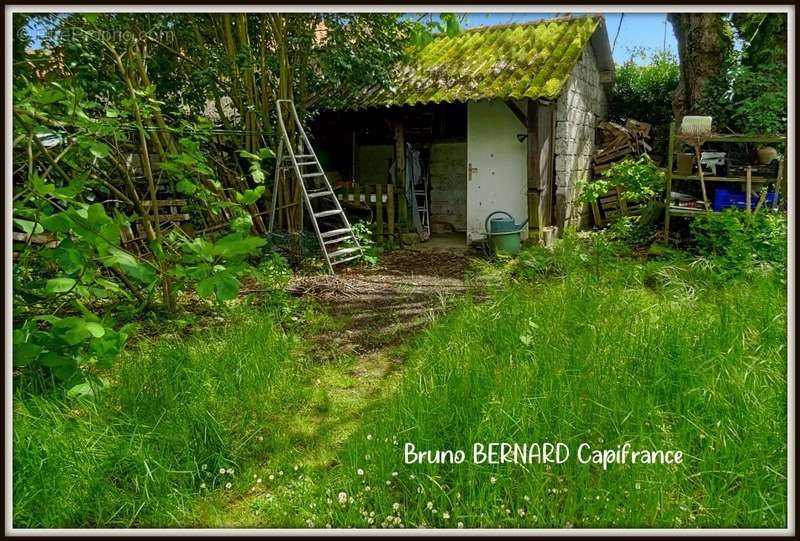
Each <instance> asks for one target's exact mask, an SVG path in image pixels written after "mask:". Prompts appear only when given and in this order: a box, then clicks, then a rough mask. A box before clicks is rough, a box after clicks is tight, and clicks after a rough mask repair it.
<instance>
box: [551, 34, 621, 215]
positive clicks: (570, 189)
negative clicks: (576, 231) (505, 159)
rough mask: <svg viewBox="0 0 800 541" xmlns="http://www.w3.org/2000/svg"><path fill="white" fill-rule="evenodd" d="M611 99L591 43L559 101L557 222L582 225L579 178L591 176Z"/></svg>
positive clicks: (556, 171)
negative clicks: (599, 129)
mask: <svg viewBox="0 0 800 541" xmlns="http://www.w3.org/2000/svg"><path fill="white" fill-rule="evenodd" d="M607 112H608V102H607V97H606V93H605V90H604V89H603V87H602V85H601V84H600V72H599V70H598V67H597V60H596V57H595V54H594V50H593V49H592V46H591V44H589V45H587V46H586V48H585V49H584V51H583V56H582V57H581V59H580V61H579V62H578V64H577V65H576V66H575V68H574V69H573V70H572V74H571V75H570V78H569V80H568V81H567V84H566V85H565V87H564V90H563V91H562V93H561V96H559V98H558V102H557V104H556V138H555V147H554V152H555V176H556V203H557V205H556V208H557V213H558V214H557V216H556V223H557V224H558V226H559V229H560V230H563V228H564V226H565V225H576V226H577V225H580V222H581V215H582V213H583V210H584V209H582V208H581V207H582V206H581V205H579V204H576V203H575V198H576V197H577V195H578V193H577V186H578V183H579V182H580V181H585V180H589V179H591V178H592V153H593V152H594V135H595V128H596V127H597V124H598V123H599V122H601V121H603V120H605V119H606V116H607Z"/></svg>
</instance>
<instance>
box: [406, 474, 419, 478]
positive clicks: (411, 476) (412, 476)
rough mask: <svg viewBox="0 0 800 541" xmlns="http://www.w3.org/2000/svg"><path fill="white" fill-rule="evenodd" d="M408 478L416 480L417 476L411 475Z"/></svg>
mask: <svg viewBox="0 0 800 541" xmlns="http://www.w3.org/2000/svg"><path fill="white" fill-rule="evenodd" d="M408 478H409V479H416V478H417V476H416V475H414V474H413V473H412V474H411V475H409V476H408Z"/></svg>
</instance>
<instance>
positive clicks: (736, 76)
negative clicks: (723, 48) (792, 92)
mask: <svg viewBox="0 0 800 541" xmlns="http://www.w3.org/2000/svg"><path fill="white" fill-rule="evenodd" d="M730 24H731V26H732V28H733V29H734V30H735V33H736V37H737V39H738V42H739V45H740V47H739V48H738V49H735V50H733V51H731V53H730V54H729V55H728V56H727V57H726V58H725V59H723V71H722V73H721V74H720V76H718V77H716V78H714V79H712V80H711V81H709V84H708V85H707V86H706V88H705V94H704V99H703V101H702V102H701V105H702V107H703V109H704V111H705V112H706V114H709V115H712V116H713V118H714V121H715V125H716V128H717V129H718V130H719V131H721V132H733V133H786V122H787V116H786V111H787V108H786V107H787V90H788V85H787V78H786V77H787V70H786V65H787V64H786V62H787V53H786V51H787V33H786V24H787V23H786V15H785V14H767V13H737V14H734V15H733V16H732V17H731V19H730Z"/></svg>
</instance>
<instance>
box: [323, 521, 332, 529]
mask: <svg viewBox="0 0 800 541" xmlns="http://www.w3.org/2000/svg"><path fill="white" fill-rule="evenodd" d="M325 527H326V528H332V527H333V526H331V523H330V522H329V523H327V524H326V525H325Z"/></svg>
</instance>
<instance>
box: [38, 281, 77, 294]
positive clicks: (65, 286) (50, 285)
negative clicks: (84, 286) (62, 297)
mask: <svg viewBox="0 0 800 541" xmlns="http://www.w3.org/2000/svg"><path fill="white" fill-rule="evenodd" d="M75 283H76V282H75V280H74V279H73V278H51V279H50V280H48V281H47V285H45V287H44V290H45V291H46V292H47V293H49V294H53V293H64V292H66V291H69V290H70V289H72V288H73V287H74V286H75Z"/></svg>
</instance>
